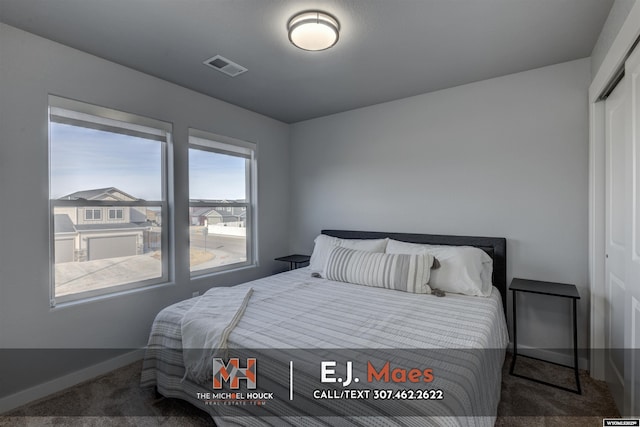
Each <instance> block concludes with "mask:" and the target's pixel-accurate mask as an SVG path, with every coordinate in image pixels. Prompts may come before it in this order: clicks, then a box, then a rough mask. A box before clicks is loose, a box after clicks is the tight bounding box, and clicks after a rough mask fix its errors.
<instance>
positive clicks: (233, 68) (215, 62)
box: [203, 55, 247, 77]
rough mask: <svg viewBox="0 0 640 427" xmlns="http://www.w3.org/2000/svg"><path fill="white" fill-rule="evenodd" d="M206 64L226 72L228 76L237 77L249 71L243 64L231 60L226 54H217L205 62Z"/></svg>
mask: <svg viewBox="0 0 640 427" xmlns="http://www.w3.org/2000/svg"><path fill="white" fill-rule="evenodd" d="M203 64H204V65H206V66H208V67H211V68H213V69H214V70H218V71H220V72H221V73H225V74H226V75H227V76H231V77H235V76H238V75H240V74H242V73H244V72H246V71H247V69H246V68H244V67H243V66H242V65H238V64H236V63H235V62H233V61H229V60H228V59H227V58H225V57H224V56H220V55H216V56H214V57H213V58H209V59H207V60H206V61H204V62H203Z"/></svg>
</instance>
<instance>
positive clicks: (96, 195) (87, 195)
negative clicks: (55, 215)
mask: <svg viewBox="0 0 640 427" xmlns="http://www.w3.org/2000/svg"><path fill="white" fill-rule="evenodd" d="M114 193H121V194H124V195H125V196H127V197H128V198H129V199H131V200H140V199H139V198H137V197H134V196H132V195H131V194H128V193H126V192H124V191H122V190H120V189H118V188H116V187H106V188H96V189H93V190H83V191H76V192H75V193H71V194H67V195H66V196H62V197H60V200H79V199H84V200H99V199H100V196H103V195H104V196H106V195H110V196H113V194H114Z"/></svg>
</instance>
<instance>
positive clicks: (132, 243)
mask: <svg viewBox="0 0 640 427" xmlns="http://www.w3.org/2000/svg"><path fill="white" fill-rule="evenodd" d="M87 243H88V245H87V246H88V248H87V249H88V254H87V257H88V259H89V261H93V260H96V259H105V258H116V257H122V256H131V255H136V252H137V251H136V247H137V239H136V236H117V237H93V238H90V239H89V240H88V242H87Z"/></svg>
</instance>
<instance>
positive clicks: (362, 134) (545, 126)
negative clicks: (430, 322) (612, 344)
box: [291, 58, 590, 356]
mask: <svg viewBox="0 0 640 427" xmlns="http://www.w3.org/2000/svg"><path fill="white" fill-rule="evenodd" d="M589 66H590V61H589V59H588V58H587V59H581V60H578V61H572V62H568V63H563V64H559V65H554V66H550V67H545V68H541V69H536V70H531V71H527V72H523V73H519V74H514V75H509V76H506V77H501V78H496V79H492V80H485V81H481V82H477V83H472V84H469V85H465V86H460V87H456V88H452V89H447V90H443V91H439V92H433V93H429V94H424V95H419V96H415V97H411V98H406V99H402V100H398V101H393V102H389V103H385V104H379V105H374V106H371V107H366V108H361V109H357V110H353V111H349V112H345V113H340V114H336V115H332V116H327V117H324V118H319V119H314V120H309V121H305V122H300V123H297V124H294V125H293V126H292V132H291V162H292V163H291V181H292V184H291V185H292V195H291V200H292V206H293V216H292V219H293V222H292V230H293V234H292V240H291V243H292V249H293V250H294V251H295V252H301V253H305V252H306V253H310V251H311V250H312V248H313V238H314V236H315V235H317V234H318V233H319V232H320V230H321V229H322V228H339V229H340V228H344V229H357V230H378V231H400V232H415V233H434V234H458V235H481V236H504V237H506V238H507V239H508V243H507V244H508V248H507V250H508V275H509V279H511V277H514V276H516V277H523V278H531V279H539V280H551V281H559V282H569V283H575V284H576V285H578V287H579V290H580V293H581V295H582V297H583V298H582V299H581V300H580V308H579V322H580V334H579V343H580V346H581V347H587V346H588V326H589V321H588V307H589V292H588V284H587V277H588V270H587V260H588V258H587V245H588V228H587V222H588V211H587V198H588V193H587V190H588V180H587V177H588V129H589V126H588V114H587V88H588V86H589V83H590V68H589ZM372 90H375V88H372ZM522 302H523V304H522V306H520V307H519V308H520V309H521V311H520V312H519V319H521V322H520V323H519V328H518V329H519V330H518V332H519V342H520V343H522V344H526V345H531V346H536V347H545V346H546V347H547V348H556V347H557V348H566V347H568V346H570V345H571V338H570V337H571V335H570V331H571V328H570V325H571V323H570V317H569V307H570V306H569V305H568V304H567V302H566V301H553V300H548V299H544V298H541V297H539V296H535V295H533V296H527V300H526V301H525V300H523V301H522ZM586 355H587V354H586V352H583V356H586Z"/></svg>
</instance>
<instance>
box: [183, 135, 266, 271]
mask: <svg viewBox="0 0 640 427" xmlns="http://www.w3.org/2000/svg"><path fill="white" fill-rule="evenodd" d="M257 148H258V147H257V144H255V143H253V142H249V141H243V140H240V139H236V138H232V137H228V136H224V135H217V134H214V133H211V132H206V131H201V130H198V129H193V128H189V143H188V150H191V149H194V150H201V151H207V152H211V153H215V154H224V155H230V156H235V157H241V158H244V159H245V196H246V198H245V202H213V201H204V200H193V199H191V195H190V194H189V199H188V200H189V206H188V209H189V211H190V210H191V208H199V207H203V208H212V209H216V208H221V209H220V211H221V212H222V211H227V212H228V211H231V210H232V208H233V207H240V208H244V209H245V212H246V216H245V218H246V219H245V227H244V228H245V229H246V241H245V248H246V249H245V250H246V261H244V262H237V263H233V264H226V265H221V266H218V267H212V268H207V269H202V270H195V271H192V270H191V263H189V266H188V268H189V274H190V277H191V279H192V280H193V279H198V278H201V277H206V276H208V275H212V274H218V273H223V272H224V273H227V272H231V271H235V270H240V269H244V268H247V267H257V266H258V265H259V262H258V250H257V240H258V239H257V235H258V227H257V220H256V218H257V209H258V206H257V200H258V196H257V194H258V191H257V176H258V161H257V154H258V153H257ZM187 170H188V173H189V174H190V165H189V166H188V167H187ZM189 179H191V176H189ZM225 208H226V209H225ZM188 226H189V227H191V215H190V214H189V215H188ZM189 251H191V241H190V240H189Z"/></svg>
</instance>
